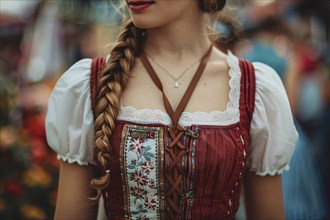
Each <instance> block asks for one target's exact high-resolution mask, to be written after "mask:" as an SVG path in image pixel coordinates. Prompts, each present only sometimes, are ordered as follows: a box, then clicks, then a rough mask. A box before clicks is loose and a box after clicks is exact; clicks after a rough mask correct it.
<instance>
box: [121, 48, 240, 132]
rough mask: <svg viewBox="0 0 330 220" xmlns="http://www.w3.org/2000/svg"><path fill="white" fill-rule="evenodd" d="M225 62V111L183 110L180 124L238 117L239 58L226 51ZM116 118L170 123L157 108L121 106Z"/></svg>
mask: <svg viewBox="0 0 330 220" xmlns="http://www.w3.org/2000/svg"><path fill="white" fill-rule="evenodd" d="M227 62H228V65H229V76H230V80H229V86H230V91H229V102H228V104H227V108H226V110H225V111H223V112H221V111H213V112H210V113H207V112H199V111H198V112H193V113H191V112H183V113H182V115H181V116H180V119H179V124H181V125H182V126H190V125H192V124H197V125H222V126H223V125H230V124H234V123H237V122H238V121H239V119H240V112H239V98H240V84H241V70H240V67H239V60H238V58H237V57H236V56H234V55H233V54H232V53H231V52H230V51H228V56H227ZM117 119H118V120H124V121H130V122H134V123H139V124H164V125H170V124H171V119H170V117H169V115H168V114H167V113H165V112H163V111H160V110H158V109H136V108H134V107H132V106H125V107H123V106H122V107H121V109H120V112H119V115H118V117H117Z"/></svg>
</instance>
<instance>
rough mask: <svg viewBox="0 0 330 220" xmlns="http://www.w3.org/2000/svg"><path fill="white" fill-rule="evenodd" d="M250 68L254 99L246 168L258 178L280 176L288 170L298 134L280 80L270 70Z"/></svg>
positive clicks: (256, 66)
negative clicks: (253, 82)
mask: <svg viewBox="0 0 330 220" xmlns="http://www.w3.org/2000/svg"><path fill="white" fill-rule="evenodd" d="M253 65H254V68H255V76H256V95H255V108H254V112H253V117H252V121H251V129H250V136H251V142H250V143H251V144H250V149H249V158H248V167H249V170H250V171H253V172H256V174H257V175H261V176H264V175H267V174H269V175H275V174H281V173H282V171H283V170H287V169H289V162H290V159H291V156H292V154H293V152H294V149H295V146H296V143H297V140H298V133H297V130H296V128H295V125H294V121H293V117H292V113H291V109H290V105H289V101H288V97H287V94H286V91H285V89H284V86H283V84H282V81H281V79H280V78H279V76H278V75H277V73H276V72H275V71H274V70H273V69H272V68H271V67H269V66H267V65H265V64H262V63H258V62H256V63H253Z"/></svg>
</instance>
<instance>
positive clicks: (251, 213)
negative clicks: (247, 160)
mask: <svg viewBox="0 0 330 220" xmlns="http://www.w3.org/2000/svg"><path fill="white" fill-rule="evenodd" d="M244 194H245V207H246V214H247V219H253V220H258V219H267V220H271V219H274V220H275V219H276V220H280V219H285V217H284V216H285V214H284V206H283V193H282V177H281V175H274V176H271V175H266V176H258V175H256V174H255V173H254V172H246V175H245V179H244Z"/></svg>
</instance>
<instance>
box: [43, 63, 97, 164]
mask: <svg viewBox="0 0 330 220" xmlns="http://www.w3.org/2000/svg"><path fill="white" fill-rule="evenodd" d="M91 62H92V60H91V59H83V60H80V61H78V62H77V63H75V64H74V65H73V66H72V67H71V68H70V69H68V70H67V71H66V72H65V73H64V74H63V75H62V76H61V78H60V79H59V80H58V81H57V83H56V85H55V88H54V90H53V91H52V93H51V95H50V98H49V101H48V112H47V116H46V136H47V142H48V144H49V146H50V147H51V148H52V149H53V150H54V151H55V152H57V157H58V159H61V160H64V161H67V162H69V163H78V164H80V165H87V164H95V161H94V159H93V139H94V130H93V129H94V127H93V124H94V120H93V113H92V110H91V95H90V86H89V82H90V68H91Z"/></svg>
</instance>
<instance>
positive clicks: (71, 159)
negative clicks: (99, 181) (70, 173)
mask: <svg viewBox="0 0 330 220" xmlns="http://www.w3.org/2000/svg"><path fill="white" fill-rule="evenodd" d="M57 159H58V160H62V161H65V162H68V163H69V164H73V163H78V164H79V165H89V164H92V165H96V163H95V161H90V162H86V161H82V160H81V159H79V158H70V157H68V156H62V155H60V154H57Z"/></svg>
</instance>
